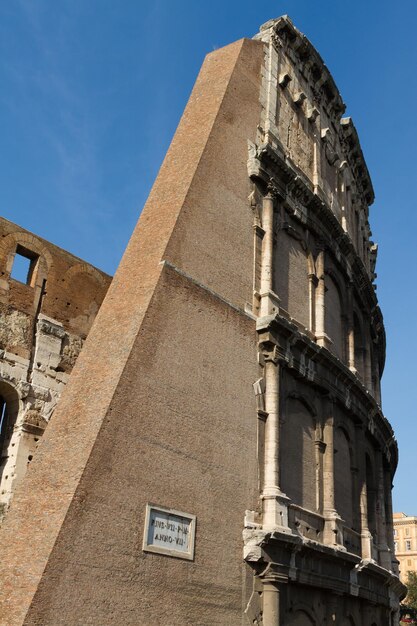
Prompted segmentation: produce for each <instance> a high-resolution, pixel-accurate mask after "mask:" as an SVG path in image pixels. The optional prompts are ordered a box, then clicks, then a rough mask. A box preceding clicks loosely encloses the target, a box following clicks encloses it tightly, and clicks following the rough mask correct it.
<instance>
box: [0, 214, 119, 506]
mask: <svg viewBox="0 0 417 626" xmlns="http://www.w3.org/2000/svg"><path fill="white" fill-rule="evenodd" d="M19 254H20V255H21V256H22V257H23V258H24V259H27V260H28V261H30V266H31V268H30V271H29V274H28V276H27V278H26V279H25V276H21V277H20V278H21V279H22V281H21V280H17V279H15V278H13V276H14V262H15V256H16V255H19ZM0 272H1V279H0V402H1V406H2V407H3V408H2V411H3V409H4V411H5V413H4V415H3V419H2V423H1V428H0V453H1V462H0V513H1V515H3V513H4V512H5V510H6V508H7V506H8V504H9V502H10V499H11V497H12V494H13V492H14V490H15V489H16V487H17V485H18V484H19V482H20V481H21V480H22V479H23V477H24V475H25V473H26V468H27V466H28V463H29V462H30V461H31V460H32V457H33V455H34V453H35V450H36V448H37V445H38V443H39V441H40V439H41V437H42V435H43V432H44V430H45V428H46V425H47V424H48V422H49V420H50V418H51V415H52V413H53V411H54V409H55V406H56V404H57V401H58V399H59V397H60V395H61V393H62V391H63V389H64V387H65V384H66V383H67V381H68V376H69V374H70V372H71V370H72V368H73V366H74V364H75V361H76V359H77V357H78V355H79V353H80V350H81V348H82V345H83V343H84V341H85V339H86V337H87V334H88V332H89V329H90V327H91V324H92V321H93V319H94V317H95V314H96V313H97V311H98V308H99V307H100V304H101V302H102V300H103V298H104V295H105V293H106V291H107V287H108V285H109V283H110V277H109V276H107V275H106V274H104V273H103V272H100V271H99V270H97V269H95V268H94V267H92V266H91V265H88V264H87V263H85V262H83V261H81V260H80V259H77V258H76V257H74V256H73V255H71V254H69V253H68V252H65V251H64V250H61V249H60V248H57V247H56V246H54V245H52V244H50V243H48V242H46V241H44V240H43V239H40V238H39V237H37V236H36V235H34V234H32V233H29V232H27V231H25V230H24V229H22V228H20V227H19V226H17V225H15V224H12V223H11V222H8V221H7V220H5V219H0ZM23 281H24V282H23ZM4 405H5V406H4Z"/></svg>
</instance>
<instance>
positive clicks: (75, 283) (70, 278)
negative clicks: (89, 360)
mask: <svg viewBox="0 0 417 626" xmlns="http://www.w3.org/2000/svg"><path fill="white" fill-rule="evenodd" d="M63 281H64V284H65V298H66V300H67V301H66V304H65V310H66V314H67V316H68V321H69V324H70V327H72V328H73V330H75V331H76V332H78V333H80V334H81V335H84V336H87V334H88V332H89V330H90V328H91V325H92V323H93V321H94V319H95V317H96V315H97V312H98V310H99V308H100V306H101V303H102V301H103V298H104V296H105V293H106V281H105V279H104V277H103V276H102V274H100V272H99V271H98V270H96V269H95V268H93V267H89V266H88V265H86V264H84V263H78V264H77V265H73V266H72V267H70V268H69V269H68V270H67V272H66V273H65V274H64V276H63Z"/></svg>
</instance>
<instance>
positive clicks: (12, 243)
mask: <svg viewBox="0 0 417 626" xmlns="http://www.w3.org/2000/svg"><path fill="white" fill-rule="evenodd" d="M18 245H20V246H22V248H25V249H27V250H31V251H32V252H34V253H35V254H37V255H38V256H39V257H40V258H41V259H42V260H43V261H44V264H45V266H44V267H43V268H42V269H43V270H44V272H45V275H46V274H47V273H48V272H49V271H51V269H52V266H53V258H52V254H51V253H50V252H49V250H48V248H47V247H46V246H45V245H44V244H43V242H42V240H41V239H38V238H37V237H35V235H32V234H30V233H25V232H21V231H16V232H13V233H9V234H8V235H6V237H4V238H3V239H2V240H1V241H0V261H1V262H2V263H3V264H4V265H5V266H6V267H7V271H8V273H9V274H10V271H11V265H12V263H11V261H12V255H14V253H15V252H16V247H17V246H18Z"/></svg>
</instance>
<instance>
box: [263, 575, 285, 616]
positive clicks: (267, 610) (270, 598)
mask: <svg viewBox="0 0 417 626" xmlns="http://www.w3.org/2000/svg"><path fill="white" fill-rule="evenodd" d="M262 624H263V626H280V624H281V621H280V593H279V587H278V583H276V582H273V581H271V580H264V581H263V589H262Z"/></svg>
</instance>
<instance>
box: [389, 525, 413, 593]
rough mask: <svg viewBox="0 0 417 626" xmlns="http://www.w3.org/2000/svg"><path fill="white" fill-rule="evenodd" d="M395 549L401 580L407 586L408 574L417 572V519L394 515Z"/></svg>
mask: <svg viewBox="0 0 417 626" xmlns="http://www.w3.org/2000/svg"><path fill="white" fill-rule="evenodd" d="M393 519H394V548H395V556H396V557H397V559H398V562H399V568H400V579H401V580H402V582H403V583H404V584H407V576H408V572H417V517H416V516H411V515H406V514H405V513H394V518H393Z"/></svg>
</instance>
